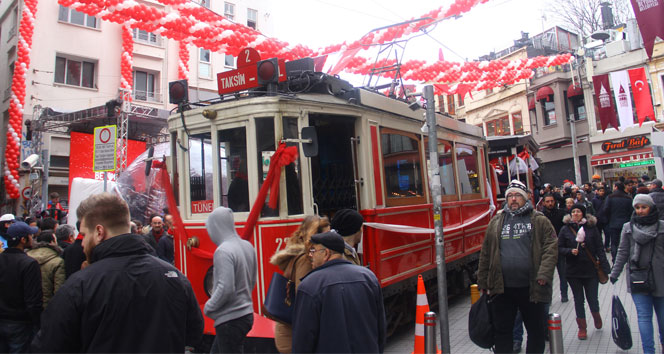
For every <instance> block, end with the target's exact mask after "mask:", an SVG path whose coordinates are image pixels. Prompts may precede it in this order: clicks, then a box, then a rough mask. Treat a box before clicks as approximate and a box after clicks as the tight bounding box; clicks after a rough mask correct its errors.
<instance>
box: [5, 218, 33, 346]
mask: <svg viewBox="0 0 664 354" xmlns="http://www.w3.org/2000/svg"><path fill="white" fill-rule="evenodd" d="M35 233H37V228H36V227H30V226H28V224H26V223H24V222H20V221H19V222H16V223H14V224H12V225H11V226H10V227H9V229H8V230H7V243H8V244H9V248H7V249H6V250H5V251H4V252H2V253H0V289H2V290H0V353H26V352H28V350H29V349H30V341H31V340H32V337H33V336H34V333H35V332H36V330H37V329H38V328H39V325H40V316H41V312H42V301H43V299H42V284H41V271H40V270H39V264H38V263H37V261H36V260H34V259H33V258H31V257H30V256H28V255H27V254H25V251H26V250H28V249H30V248H31V247H32V236H33V235H34V234H35Z"/></svg>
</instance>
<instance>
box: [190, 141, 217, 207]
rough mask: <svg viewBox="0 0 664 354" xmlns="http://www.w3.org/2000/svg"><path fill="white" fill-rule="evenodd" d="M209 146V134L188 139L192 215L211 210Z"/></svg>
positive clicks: (210, 154)
mask: <svg viewBox="0 0 664 354" xmlns="http://www.w3.org/2000/svg"><path fill="white" fill-rule="evenodd" d="M211 144H212V142H211V138H210V133H203V134H196V135H192V136H190V137H189V189H190V190H189V192H190V195H191V212H192V214H200V213H209V212H211V211H212V208H213V201H212V200H213V197H212V145H211Z"/></svg>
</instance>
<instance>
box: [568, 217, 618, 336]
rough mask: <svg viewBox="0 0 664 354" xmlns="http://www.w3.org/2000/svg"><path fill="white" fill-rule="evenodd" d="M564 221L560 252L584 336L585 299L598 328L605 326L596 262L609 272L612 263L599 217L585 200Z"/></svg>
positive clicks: (581, 333) (585, 331)
mask: <svg viewBox="0 0 664 354" xmlns="http://www.w3.org/2000/svg"><path fill="white" fill-rule="evenodd" d="M563 222H564V223H565V226H564V227H563V228H562V229H561V230H560V234H559V235H558V252H559V257H564V258H565V263H566V269H565V273H566V275H567V281H568V282H569V286H570V287H571V288H572V295H574V310H575V312H576V323H577V326H578V328H579V332H578V334H577V337H578V338H579V339H582V340H583V339H587V338H588V334H587V323H586V312H585V300H587V301H588V306H589V307H590V313H591V314H592V317H593V321H594V324H595V328H597V329H600V328H602V317H601V315H600V313H599V300H598V291H599V278H598V276H597V270H596V269H595V263H594V262H595V260H598V261H599V265H600V267H601V268H602V270H603V271H604V272H605V274H608V273H609V271H610V267H609V262H608V261H607V259H606V254H605V253H604V247H603V245H602V236H601V234H600V231H599V229H597V219H596V218H595V217H594V216H593V215H591V214H588V213H587V210H586V207H585V206H584V205H583V204H575V205H574V206H573V207H572V212H571V213H570V214H569V215H565V218H564V219H563ZM591 257H592V259H591ZM584 294H585V296H584ZM584 297H585V300H584Z"/></svg>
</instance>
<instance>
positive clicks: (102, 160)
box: [92, 125, 118, 172]
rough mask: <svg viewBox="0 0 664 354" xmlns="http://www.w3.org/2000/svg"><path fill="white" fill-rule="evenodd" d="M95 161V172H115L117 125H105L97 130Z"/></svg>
mask: <svg viewBox="0 0 664 354" xmlns="http://www.w3.org/2000/svg"><path fill="white" fill-rule="evenodd" d="M94 136H95V139H94V159H93V161H92V170H93V171H94V172H105V171H115V166H116V161H117V159H116V147H117V146H116V143H117V137H118V128H117V126H115V125H105V126H103V127H97V128H95V134H94Z"/></svg>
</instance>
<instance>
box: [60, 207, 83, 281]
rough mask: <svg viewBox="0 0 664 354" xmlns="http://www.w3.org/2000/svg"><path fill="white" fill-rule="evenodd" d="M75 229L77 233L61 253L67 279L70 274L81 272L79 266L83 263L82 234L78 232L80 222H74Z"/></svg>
mask: <svg viewBox="0 0 664 354" xmlns="http://www.w3.org/2000/svg"><path fill="white" fill-rule="evenodd" d="M76 228H77V229H78V231H79V233H78V235H77V236H76V239H75V240H74V243H72V244H71V245H70V246H69V247H67V248H66V249H65V250H64V251H62V258H64V260H65V278H69V277H70V276H71V275H72V274H74V273H76V272H78V271H79V270H81V265H82V264H83V262H84V261H85V253H83V234H82V233H81V232H80V231H81V230H80V228H81V221H80V220H79V221H77V222H76Z"/></svg>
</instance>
